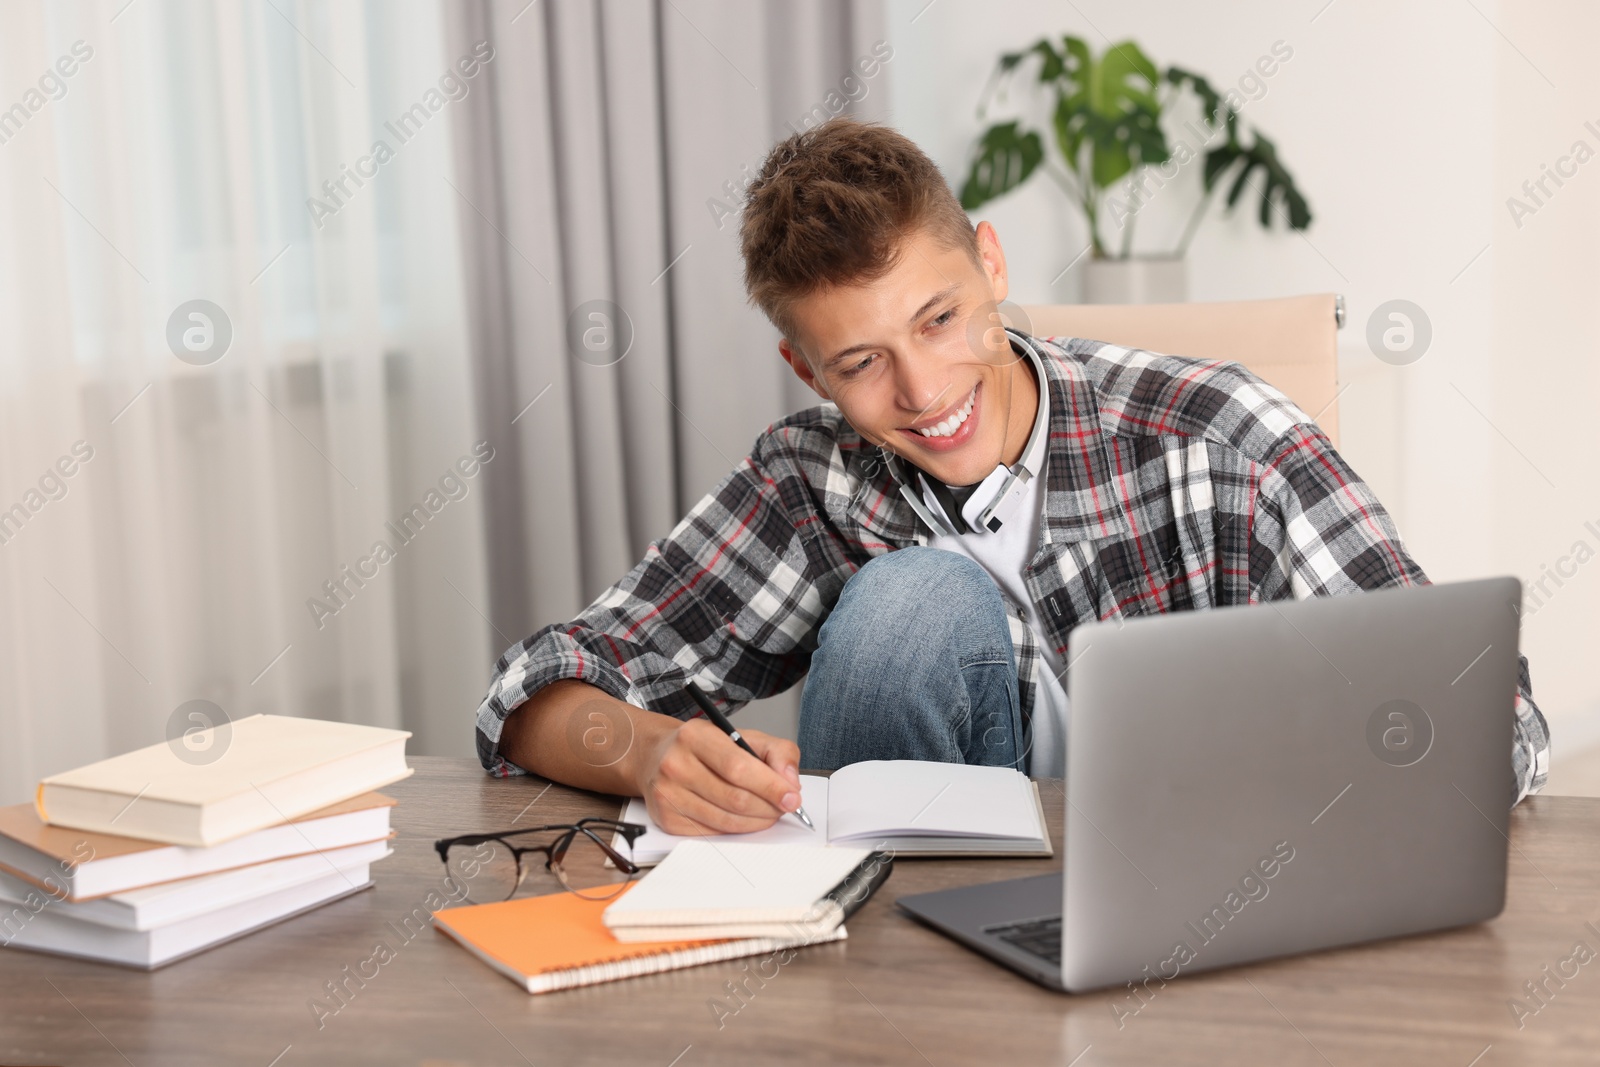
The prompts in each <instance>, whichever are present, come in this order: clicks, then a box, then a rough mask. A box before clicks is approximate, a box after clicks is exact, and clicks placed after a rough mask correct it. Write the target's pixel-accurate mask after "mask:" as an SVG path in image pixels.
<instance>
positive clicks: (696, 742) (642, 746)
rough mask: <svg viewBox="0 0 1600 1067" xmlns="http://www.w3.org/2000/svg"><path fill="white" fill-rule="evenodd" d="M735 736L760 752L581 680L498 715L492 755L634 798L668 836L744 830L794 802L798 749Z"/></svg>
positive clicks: (765, 738)
mask: <svg viewBox="0 0 1600 1067" xmlns="http://www.w3.org/2000/svg"><path fill="white" fill-rule="evenodd" d="M740 735H741V736H742V737H744V739H745V740H746V741H747V742H748V743H749V745H750V747H751V748H753V749H755V751H756V753H757V754H758V755H759V756H760V757H761V758H760V759H755V758H752V757H751V755H750V753H748V752H746V751H744V750H743V749H741V748H740V747H739V746H738V745H737V744H735V743H734V741H733V740H732V739H731V738H729V737H728V736H727V735H726V734H724V733H723V732H722V731H721V730H719V729H717V728H716V726H714V725H712V724H711V723H710V722H707V721H706V720H704V719H690V720H687V721H684V720H681V719H676V718H674V717H672V716H670V715H662V714H659V713H657V712H653V711H646V710H644V709H643V708H636V707H634V706H633V705H632V704H628V703H626V702H624V701H621V700H616V699H614V698H612V697H610V696H608V695H607V694H606V693H605V692H604V691H602V690H600V689H598V688H596V687H595V686H592V685H589V684H588V683H587V682H579V681H562V682H553V683H551V684H550V685H547V686H545V687H544V688H543V689H541V690H539V692H537V693H535V694H534V695H533V697H532V698H530V699H529V700H528V701H526V702H525V703H523V704H522V705H521V706H520V707H518V708H517V709H516V710H515V711H513V712H512V713H511V715H510V716H508V717H507V718H506V721H505V724H504V726H503V728H502V730H501V734H500V753H501V755H502V756H504V757H505V758H506V759H507V760H509V761H511V762H512V763H515V764H516V765H517V766H519V767H522V768H524V769H525V770H529V771H532V772H533V773H535V774H538V775H541V776H543V777H545V778H549V779H551V780H553V781H557V782H562V783H564V784H566V785H571V786H577V787H578V788H580V789H592V790H595V791H597V792H602V793H614V794H620V795H623V796H639V797H643V798H644V801H645V806H646V807H647V808H648V809H649V811H650V816H651V818H652V819H654V820H655V822H656V825H658V826H660V827H661V828H662V829H663V830H665V831H667V832H668V833H673V834H682V835H704V834H716V833H745V832H748V831H752V830H763V829H766V828H767V827H768V826H771V825H772V824H773V823H775V822H777V821H778V819H779V818H780V817H781V816H782V815H783V814H784V813H785V812H788V811H793V810H795V809H796V808H798V807H799V806H800V774H799V770H798V767H799V763H800V750H799V748H798V746H796V745H795V743H794V742H793V741H788V740H785V739H783V738H780V737H774V736H772V735H771V734H767V733H764V732H762V731H760V730H741V731H740Z"/></svg>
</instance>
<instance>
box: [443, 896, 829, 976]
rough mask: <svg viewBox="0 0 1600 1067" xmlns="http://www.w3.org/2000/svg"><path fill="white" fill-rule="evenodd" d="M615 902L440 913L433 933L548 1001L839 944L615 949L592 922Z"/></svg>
mask: <svg viewBox="0 0 1600 1067" xmlns="http://www.w3.org/2000/svg"><path fill="white" fill-rule="evenodd" d="M632 888H633V886H629V887H628V889H632ZM628 889H624V890H623V893H626V892H627V891H628ZM618 899H620V894H619V895H618V896H617V897H612V898H611V899H610V900H585V899H583V898H582V897H580V896H578V895H577V894H576V893H566V892H562V893H552V894H550V895H548V896H542V897H523V898H520V899H517V900H508V901H505V902H503V903H499V904H472V905H468V906H467V907H462V908H447V909H445V910H444V911H436V912H434V913H433V918H434V924H435V925H436V926H437V927H438V928H439V929H440V930H441V931H443V932H444V933H445V934H447V935H449V936H450V937H452V938H454V939H455V940H456V941H457V942H459V943H460V944H461V946H462V947H463V948H465V949H466V950H467V951H469V952H471V953H472V954H473V955H475V956H477V957H478V958H479V959H481V960H483V962H485V963H487V964H488V965H489V966H490V967H493V968H494V969H495V970H497V971H499V972H500V973H501V974H503V975H505V976H506V977H507V978H509V979H511V980H512V981H513V982H516V983H517V984H518V985H520V986H522V987H523V988H524V989H526V990H527V991H528V992H529V993H550V992H554V991H555V990H558V989H573V988H576V987H578V986H585V985H594V984H596V983H599V982H612V981H616V980H618V979H621V978H633V977H636V976H638V975H642V974H656V973H658V972H661V971H672V970H677V969H678V968H680V967H696V966H699V965H700V964H703V963H717V962H720V961H722V960H731V959H738V958H739V957H742V956H758V955H760V954H762V953H764V952H772V951H776V950H779V949H786V948H795V947H798V946H800V945H806V944H816V943H819V942H823V941H838V940H841V939H843V938H844V937H845V936H846V935H845V929H844V927H843V926H840V927H838V928H837V929H836V930H834V931H832V932H830V933H829V934H827V935H824V936H822V937H819V938H813V939H809V940H808V939H806V938H772V937H748V938H737V939H732V940H718V941H637V942H633V943H630V944H623V943H622V942H620V941H618V940H617V939H616V938H614V937H612V936H611V931H609V930H607V929H606V926H605V923H603V922H601V921H600V915H601V913H602V912H604V911H605V910H606V908H607V906H609V905H611V904H613V903H615V902H616V901H617V900H618Z"/></svg>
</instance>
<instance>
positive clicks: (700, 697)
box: [684, 682, 816, 830]
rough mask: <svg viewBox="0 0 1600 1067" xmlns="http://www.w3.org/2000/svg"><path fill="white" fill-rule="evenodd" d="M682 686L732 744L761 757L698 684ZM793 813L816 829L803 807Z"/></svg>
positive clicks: (690, 683)
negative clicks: (730, 739) (731, 740)
mask: <svg viewBox="0 0 1600 1067" xmlns="http://www.w3.org/2000/svg"><path fill="white" fill-rule="evenodd" d="M684 688H685V689H687V690H688V691H689V695H690V696H691V697H693V698H694V702H695V703H696V704H699V705H700V710H701V711H703V712H705V713H706V718H708V719H710V720H711V721H712V723H714V724H715V725H716V727H717V729H719V730H721V731H722V732H723V733H725V734H727V735H728V736H729V737H730V738H732V739H733V743H734V744H736V745H738V746H739V747H740V748H742V749H744V750H745V751H746V752H748V753H750V755H752V756H755V757H756V759H761V757H760V756H758V755H756V750H755V749H753V748H751V747H750V742H748V741H746V740H745V739H744V738H742V737H740V736H739V731H738V730H736V729H735V728H734V725H733V723H731V722H729V721H728V717H727V716H726V715H724V714H722V712H720V711H718V710H717V706H716V705H715V704H713V703H711V700H710V698H709V697H707V696H706V695H705V694H704V693H702V692H701V691H700V687H699V686H697V685H695V684H694V683H693V682H686V683H684ZM762 762H763V763H765V762H766V761H765V760H762ZM794 815H795V817H796V818H798V819H799V820H800V821H801V822H803V823H805V824H806V826H808V827H810V828H811V829H813V830H815V829H816V826H815V825H814V824H813V823H812V822H811V818H810V816H808V815H807V814H806V809H805V808H804V807H799V808H795V809H794Z"/></svg>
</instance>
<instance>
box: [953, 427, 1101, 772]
mask: <svg viewBox="0 0 1600 1067" xmlns="http://www.w3.org/2000/svg"><path fill="white" fill-rule="evenodd" d="M1041 402H1044V401H1041ZM1048 462H1049V461H1048V459H1046V461H1045V463H1046V464H1047V463H1048ZM1043 466H1044V465H1043V464H1041V469H1040V471H1039V474H1038V477H1036V478H1033V479H1031V480H1030V481H1029V482H1028V484H1027V486H1026V488H1025V489H1024V491H1023V496H1022V504H1021V506H1020V507H1019V508H1018V511H1017V514H1018V516H1019V517H1020V516H1026V521H1025V522H1023V521H1017V520H1013V521H1011V522H1008V523H1006V524H1005V525H1004V526H1002V527H1001V528H1000V529H999V530H997V531H995V532H994V533H988V532H980V531H974V532H971V533H964V534H950V533H937V534H935V535H934V536H933V538H932V539H931V540H929V542H928V544H929V545H930V546H931V547H933V548H942V549H944V550H945V551H947V552H955V553H957V554H959V555H963V556H966V557H967V558H968V559H971V560H974V561H976V562H977V563H978V565H979V566H981V567H982V568H983V569H984V570H986V571H988V572H989V574H990V576H991V577H993V578H994V580H995V582H996V583H997V584H998V585H999V586H1000V587H1001V588H1002V589H1004V590H1005V591H1006V593H1007V594H1008V595H1009V596H1010V597H1011V599H1012V600H1015V601H1016V602H1017V603H1018V604H1021V605H1022V606H1023V609H1024V610H1025V611H1026V612H1027V620H1028V626H1029V627H1030V628H1031V629H1032V630H1033V635H1034V640H1035V641H1036V642H1037V643H1038V646H1039V654H1040V662H1039V684H1038V686H1037V687H1036V688H1035V693H1034V702H1033V744H1032V746H1031V747H1030V749H1029V751H1028V759H1027V762H1026V766H1025V767H1024V769H1025V770H1026V771H1027V773H1028V774H1031V775H1034V776H1036V777H1041V778H1065V777H1066V773H1067V766H1066V762H1067V761H1066V756H1067V742H1066V737H1067V712H1068V710H1069V708H1068V701H1067V692H1066V689H1065V688H1064V687H1063V686H1062V684H1061V680H1060V676H1061V673H1062V671H1063V670H1064V668H1065V666H1066V665H1065V664H1064V663H1063V662H1062V660H1061V657H1060V656H1058V655H1057V654H1056V651H1055V647H1054V645H1053V644H1052V642H1051V641H1050V640H1049V638H1047V637H1046V636H1045V632H1046V631H1045V627H1044V620H1043V619H1041V618H1040V616H1039V609H1038V607H1036V606H1035V605H1034V603H1033V598H1032V597H1030V596H1029V595H1028V590H1027V587H1026V586H1024V585H1023V583H1022V569H1023V568H1024V567H1026V566H1027V565H1028V561H1029V560H1031V559H1032V558H1033V555H1034V553H1035V552H1036V551H1037V550H1038V548H1039V524H1040V516H1041V512H1042V509H1043V507H1044V481H1045V472H1044V470H1043ZM1018 743H1019V744H1021V743H1022V742H1021V739H1020V738H1019V739H1018Z"/></svg>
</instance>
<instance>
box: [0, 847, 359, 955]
mask: <svg viewBox="0 0 1600 1067" xmlns="http://www.w3.org/2000/svg"><path fill="white" fill-rule="evenodd" d="M371 885H372V880H371V876H370V872H369V871H368V869H367V865H366V864H364V863H361V864H357V865H355V866H353V867H350V868H348V869H347V870H342V871H332V872H328V873H324V874H320V875H318V876H317V877H315V878H313V879H311V880H309V881H305V882H301V883H299V884H298V885H292V886H287V887H285V888H282V889H278V890H275V891H273V892H272V893H268V894H267V895H265V896H260V897H257V898H255V899H254V900H246V901H242V902H240V903H237V904H230V905H229V906H227V907H225V908H218V909H217V910H216V911H209V912H206V913H205V914H203V915H197V916H195V917H194V918H192V919H184V920H182V921H180V922H175V923H171V924H169V925H167V926H158V927H156V928H155V929H153V930H116V929H112V928H111V927H107V926H101V925H99V924H98V923H87V922H83V921H81V920H79V919H74V918H71V917H68V916H64V915H60V914H58V913H57V909H56V908H55V907H54V906H49V907H45V908H43V909H41V910H40V911H39V912H38V913H36V914H33V915H31V916H30V917H29V918H28V920H27V921H26V922H24V923H22V924H21V926H20V928H19V929H18V930H17V931H16V932H15V933H11V932H10V931H9V930H6V929H0V945H4V946H5V947H7V948H21V949H29V950H31V951H34V952H48V953H51V954H53V955H58V956H77V957H80V958H82V959H90V960H100V961H101V962H104V963H117V964H121V965H123V966H125V967H137V968H140V969H143V970H154V969H155V968H157V967H162V966H165V965H166V964H169V963H173V962H175V961H177V960H180V959H183V958H185V957H187V956H192V955H194V954H195V953H197V952H201V951H203V950H205V949H208V948H214V947H216V946H217V945H220V944H223V943H224V942H227V941H232V940H233V939H235V938H238V937H243V936H244V935H245V934H249V933H253V932H255V931H256V930H260V929H262V928H263V927H266V926H270V925H272V924H273V923H277V922H282V921H283V920H284V919H288V918H291V917H293V916H295V915H299V914H300V913H302V912H305V911H309V910H311V909H312V908H315V907H320V906H321V905H323V904H328V903H331V902H333V901H335V900H338V899H339V898H340V897H346V896H349V895H350V894H352V893H356V892H359V891H361V890H363V889H367V888H370V887H371Z"/></svg>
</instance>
